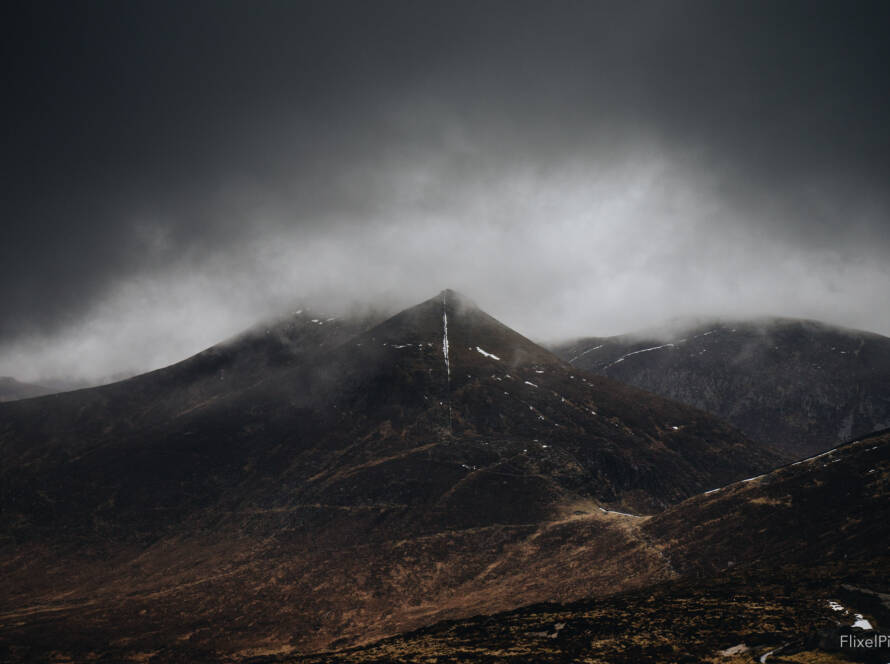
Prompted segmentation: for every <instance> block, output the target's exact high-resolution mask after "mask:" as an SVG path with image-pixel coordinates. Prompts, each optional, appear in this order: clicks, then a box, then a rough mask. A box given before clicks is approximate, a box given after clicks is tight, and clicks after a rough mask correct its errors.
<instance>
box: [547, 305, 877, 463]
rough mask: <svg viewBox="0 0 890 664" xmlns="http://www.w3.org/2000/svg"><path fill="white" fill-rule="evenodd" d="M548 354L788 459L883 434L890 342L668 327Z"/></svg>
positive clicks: (831, 331) (764, 322) (798, 329)
mask: <svg viewBox="0 0 890 664" xmlns="http://www.w3.org/2000/svg"><path fill="white" fill-rule="evenodd" d="M553 350H554V352H555V353H556V354H557V355H559V356H560V357H562V358H564V359H565V360H567V361H568V362H570V363H571V364H572V365H573V366H577V367H579V368H583V369H586V370H588V371H592V372H594V373H598V374H601V375H604V376H609V377H610V378H614V379H616V380H619V381H621V382H624V383H628V384H630V385H635V386H636V387H639V388H641V389H644V390H649V391H650V392H654V393H656V394H660V395H662V396H665V397H668V398H671V399H676V400H677V401H681V402H683V403H687V404H689V405H692V406H695V407H696V408H701V409H703V410H706V411H708V412H710V413H713V414H714V415H717V416H718V417H720V418H722V419H724V420H726V421H727V422H729V423H731V424H733V425H734V426H736V427H738V428H739V429H740V430H741V431H743V432H744V433H745V434H746V435H748V436H749V437H751V438H752V439H754V440H758V441H761V442H764V443H769V444H772V445H775V446H777V447H779V448H781V449H783V450H785V451H787V452H789V453H792V454H795V455H806V454H813V453H816V452H820V451H824V450H826V449H829V448H831V447H834V446H836V445H837V444H839V443H843V442H845V441H847V440H850V439H851V438H854V437H857V436H862V435H865V434H867V433H871V432H873V431H877V430H880V429H885V428H887V427H888V426H890V387H888V386H890V339H888V338H887V337H884V336H882V335H879V334H874V333H871V332H864V331H861V330H851V329H845V328H839V327H836V326H832V325H827V324H825V323H820V322H817V321H807V320H794V319H781V318H763V319H756V320H737V321H709V322H701V321H699V322H694V323H693V322H689V321H686V322H683V321H675V322H674V323H672V324H670V325H668V326H666V327H664V328H662V329H661V330H649V331H643V332H639V333H635V334H629V335H623V336H618V337H605V338H600V337H589V338H585V339H580V340H577V341H574V342H571V343H566V344H562V345H559V346H556V347H554V349H553Z"/></svg>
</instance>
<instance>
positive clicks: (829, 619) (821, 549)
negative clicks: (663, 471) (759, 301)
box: [283, 431, 890, 664]
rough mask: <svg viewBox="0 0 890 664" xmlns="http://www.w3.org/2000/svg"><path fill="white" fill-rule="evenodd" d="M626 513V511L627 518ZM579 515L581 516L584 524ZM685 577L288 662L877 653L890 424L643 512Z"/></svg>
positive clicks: (648, 530) (885, 566)
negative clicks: (861, 643) (862, 642)
mask: <svg viewBox="0 0 890 664" xmlns="http://www.w3.org/2000/svg"><path fill="white" fill-rule="evenodd" d="M616 518H620V517H616ZM577 523H580V521H579V522H577ZM626 527H627V528H628V529H630V531H631V532H635V533H636V537H635V541H637V542H639V543H640V546H641V547H644V548H646V547H648V548H651V549H653V550H656V551H659V552H661V555H663V556H664V559H665V560H666V561H667V562H668V564H669V565H670V567H671V569H672V571H673V573H674V578H673V579H672V580H670V581H668V582H665V583H659V584H655V585H652V586H648V587H646V588H644V589H641V590H633V591H629V592H623V593H618V594H616V595H614V596H612V597H605V598H599V599H588V600H584V601H581V602H576V603H572V604H554V603H549V604H539V605H533V606H528V607H523V608H521V609H518V610H515V611H511V612H509V613H501V614H497V615H484V616H476V617H474V618H469V619H465V620H459V621H449V622H443V623H440V624H437V625H434V626H430V627H426V628H424V629H421V630H418V631H416V632H412V633H408V634H404V635H401V636H397V637H394V638H390V639H386V640H383V641H381V642H379V643H376V644H372V645H369V646H366V647H362V648H355V649H351V650H347V651H342V652H338V653H325V654H324V655H323V656H320V657H311V656H310V657H305V658H293V659H288V658H285V659H284V660H283V661H286V662H304V663H306V664H308V663H309V662H313V663H319V664H320V663H321V662H324V663H325V664H335V663H337V662H343V663H345V662H351V663H353V664H357V663H362V662H367V663H370V662H382V661H385V662H424V661H430V660H431V659H432V658H435V661H436V662H439V663H440V664H449V663H457V662H466V661H535V662H552V663H554V664H555V663H561V662H576V661H577V662H580V661H603V662H611V663H615V664H642V663H648V662H658V663H664V664H669V663H674V662H723V661H725V662H751V661H761V662H766V661H777V662H778V661H781V662H792V661H793V662H847V661H857V662H874V663H878V662H880V663H884V662H886V661H888V658H890V645H888V644H890V639H888V640H887V641H884V642H883V643H884V646H883V647H880V646H878V647H876V646H875V645H874V643H876V642H877V640H876V639H875V641H873V643H872V645H871V646H868V647H859V648H856V647H851V646H850V644H851V643H852V641H847V642H846V645H845V642H844V641H842V640H841V637H842V636H845V637H846V638H847V639H850V638H851V637H856V638H860V639H861V638H869V637H870V638H873V639H874V637H878V636H880V635H883V638H885V639H886V638H887V637H888V636H890V556H888V555H887V550H888V544H890V431H885V432H882V433H880V434H877V435H873V436H870V437H867V438H865V439H862V440H859V441H856V442H854V443H851V444H848V445H844V446H842V447H840V448H838V449H837V450H832V451H830V452H827V453H825V454H822V455H819V456H817V457H815V458H812V459H808V460H805V461H802V462H797V463H794V464H791V465H789V466H785V467H783V468H780V469H778V470H776V471H774V472H771V473H768V474H765V475H763V476H760V477H756V478H751V479H749V480H745V481H742V482H737V483H734V484H732V485H730V486H727V487H723V488H719V489H717V490H714V491H709V492H707V493H705V494H702V495H700V496H695V497H693V498H690V499H688V500H686V501H684V502H682V503H680V504H679V505H677V506H675V507H672V508H671V509H669V510H667V511H665V512H663V513H662V514H659V515H656V516H653V517H651V518H650V519H636V520H634V519H630V520H628V523H627V524H626Z"/></svg>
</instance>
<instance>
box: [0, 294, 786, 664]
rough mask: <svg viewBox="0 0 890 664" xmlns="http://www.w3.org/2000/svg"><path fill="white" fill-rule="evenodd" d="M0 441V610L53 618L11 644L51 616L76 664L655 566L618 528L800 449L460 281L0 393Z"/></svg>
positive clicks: (364, 624)
mask: <svg viewBox="0 0 890 664" xmlns="http://www.w3.org/2000/svg"><path fill="white" fill-rule="evenodd" d="M0 452H2V470H0V487H2V494H0V499H2V506H3V512H2V514H3V522H2V537H3V541H2V545H0V553H2V555H3V560H4V565H5V567H4V569H5V570H6V571H5V572H4V575H3V579H2V584H3V587H4V589H5V593H4V594H5V596H6V600H5V604H4V605H3V609H2V612H4V613H3V615H6V616H16V615H19V613H17V612H18V611H20V610H21V607H23V606H34V607H39V606H44V605H46V606H50V607H51V608H50V609H48V610H49V611H50V614H47V613H46V610H44V609H41V608H35V612H34V614H33V615H34V616H35V619H36V620H37V622H31V619H30V618H25V620H24V622H13V623H5V624H6V628H4V630H0V643H3V644H5V647H6V648H7V653H8V654H9V656H10V657H13V656H14V657H18V656H24V654H27V653H32V654H33V653H36V652H38V650H33V649H34V648H36V647H37V646H36V643H35V642H33V641H32V640H31V637H28V636H26V635H27V634H30V633H31V632H30V630H31V629H32V628H36V627H34V626H36V625H38V624H39V625H42V626H41V627H40V629H41V630H44V629H47V627H46V624H45V622H44V620H45V619H46V618H47V617H48V616H49V615H51V616H52V618H51V623H52V625H53V627H52V630H53V631H52V633H53V635H54V636H53V639H54V643H55V644H56V646H55V647H57V648H61V649H62V650H63V651H65V652H70V653H71V656H73V657H75V658H76V657H79V656H80V655H78V654H77V653H79V652H80V651H79V650H78V648H80V646H78V645H77V644H78V642H79V641H78V639H85V641H84V642H92V643H95V642H104V640H105V639H111V640H115V639H118V638H121V637H123V636H124V635H128V636H127V639H130V641H128V643H131V644H132V645H129V646H126V648H124V649H123V650H120V649H118V648H117V647H114V648H111V650H110V651H109V652H111V653H118V654H119V655H123V654H125V653H130V652H136V651H137V650H139V649H143V648H150V647H154V646H152V644H159V645H160V646H162V647H163V648H164V649H166V650H165V652H166V651H169V654H168V655H164V656H163V657H161V661H164V658H165V657H168V656H169V657H172V656H173V654H174V653H181V652H190V653H192V655H193V656H201V657H205V656H206V657H211V658H215V657H224V656H236V655H237V656H239V657H243V656H246V653H248V651H249V649H250V648H255V647H256V645H255V644H256V643H257V642H258V641H262V642H265V643H268V644H274V647H277V648H284V649H285V651H287V650H292V649H296V650H301V651H305V650H312V649H318V648H322V647H326V646H330V645H331V644H333V643H335V642H336V643H340V644H344V643H355V642H358V641H360V640H363V639H367V638H369V635H372V634H377V635H379V636H383V635H385V634H391V633H395V632H397V631H400V630H403V629H406V628H410V627H413V626H419V625H422V624H428V623H429V622H431V621H434V620H435V619H437V618H442V617H447V616H466V615H470V614H472V613H474V612H478V611H479V610H483V609H484V610H493V609H498V608H509V607H514V606H518V605H521V604H523V603H528V602H532V601H540V600H543V599H548V598H549V599H552V598H555V597H560V598H564V599H570V598H577V597H583V596H587V595H589V594H591V593H594V594H600V593H604V592H614V591H615V590H616V589H618V588H624V587H636V586H639V585H641V584H644V583H647V582H651V581H653V580H656V579H661V578H666V576H670V572H669V570H668V568H665V566H664V564H663V563H661V562H659V558H658V555H657V553H656V552H655V551H654V550H649V549H645V548H644V549H639V548H637V546H636V545H635V544H634V541H633V539H632V538H629V536H628V535H627V533H625V531H624V530H623V526H622V525H621V523H622V520H627V519H630V520H633V519H636V518H641V517H640V516H638V515H640V514H647V513H653V512H659V511H662V510H664V509H665V508H666V507H667V506H669V505H671V504H675V503H677V502H680V501H682V500H684V499H686V498H688V497H690V496H692V495H695V494H697V493H702V492H703V491H705V490H707V489H710V488H712V487H714V486H722V485H725V484H727V483H731V482H733V481H737V480H741V479H744V478H746V477H751V476H754V475H757V474H759V473H763V472H765V471H767V470H769V469H770V468H772V467H775V466H776V465H779V464H781V463H783V462H784V461H786V457H783V456H782V455H780V454H779V453H777V452H773V451H771V450H769V449H767V448H765V447H764V446H762V445H758V444H755V443H752V442H751V441H748V440H747V439H745V438H744V437H743V436H742V435H741V434H740V433H739V432H737V431H736V430H734V429H732V428H731V427H729V426H727V425H725V424H723V423H722V422H720V421H719V420H716V419H715V418H712V417H711V416H709V415H707V414H705V413H703V412H702V411H698V410H694V409H691V408H688V407H685V406H682V405H680V404H678V403H675V402H671V401H667V400H664V399H661V398H660V397H656V396H654V395H652V394H649V393H646V392H642V391H639V390H636V389H634V388H631V387H628V386H625V385H622V384H620V383H617V382H614V381H612V380H610V379H607V378H602V377H597V376H593V375H591V374H587V373H585V372H579V371H577V370H575V369H573V368H572V367H571V366H570V365H568V364H567V363H565V362H563V361H561V360H559V359H558V358H557V357H555V356H554V355H552V354H551V353H549V352H548V351H546V350H545V349H543V348H541V347H540V346H537V345H535V344H534V343H532V342H531V341H529V340H528V339H526V338H524V337H522V336H521V335H519V334H517V333H516V332H514V331H513V330H511V329H509V328H508V327H506V326H504V325H503V324H501V323H499V322H498V321H497V320H495V319H494V318H492V317H490V316H489V315H487V314H486V313H484V312H483V311H481V310H480V309H478V308H477V307H476V306H475V305H474V304H473V303H472V302H470V301H469V300H467V299H466V298H464V297H462V296H460V295H458V294H456V293H454V292H453V291H444V292H443V293H441V294H439V295H438V296H436V297H434V298H432V299H430V300H427V301H425V302H423V303H421V304H419V305H416V306H415V307H412V308H409V309H407V310H405V311H403V312H401V313H399V314H397V315H396V316H394V317H391V318H388V319H386V320H384V321H382V322H379V323H378V322H377V319H375V318H373V317H372V318H370V319H360V320H350V319H345V320H341V319H339V318H336V317H329V318H326V319H323V318H320V317H319V316H317V315H315V314H313V313H312V312H311V311H298V312H294V313H292V314H290V315H289V316H287V317H285V318H283V319H280V320H279V321H278V322H277V323H275V324H269V325H261V326H257V327H255V328H253V329H252V330H250V331H248V332H247V333H245V334H243V335H240V336H238V337H236V338H234V339H232V340H230V341H228V342H226V343H223V344H220V345H218V346H215V347H212V348H210V349H207V350H206V351H204V352H202V353H200V354H198V355H196V356H194V357H192V358H189V359H187V360H185V361H183V362H180V363H178V364H176V365H173V366H171V367H167V368H165V369H161V370H158V371H154V372H151V373H149V374H144V375H141V376H136V377H134V378H131V379H128V380H125V381H122V382H119V383H115V384H111V385H107V386H103V387H98V388H91V389H86V390H79V391H76V392H69V393H63V394H55V395H51V396H46V397H41V398H35V399H27V400H23V401H17V402H12V403H7V404H3V405H2V406H0ZM625 513H631V515H630V516H628V515H627V514H625ZM634 515H637V516H634ZM576 519H580V521H577V523H576V522H575V520H576ZM566 520H568V521H566ZM579 529H580V530H579ZM579 538H580V539H579ZM591 538H592V539H591ZM588 539H589V541H590V543H591V546H589V547H588V546H587V545H583V546H581V548H579V549H577V550H576V549H575V548H573V547H574V546H575V545H573V544H572V542H575V543H580V542H581V541H583V540H588ZM524 540H528V541H529V542H531V541H533V540H539V541H538V543H537V544H536V545H535V546H534V547H533V548H532V549H529V550H525V549H524V548H523V547H524V545H522V544H521V542H522V541H524ZM594 543H595V544H594ZM517 547H518V548H517ZM516 556H519V558H518V559H517V558H516ZM174 561H175V562H174ZM101 567H104V569H105V571H104V572H102V573H101V575H100V576H101V579H103V580H102V581H100V582H98V583H99V585H97V577H96V574H97V573H98V570H99V568H101ZM431 568H433V569H436V570H438V571H437V572H436V574H435V575H433V576H429V575H428V574H427V571H428V570H429V569H431ZM581 569H586V570H588V571H586V572H581V573H580V574H579V570H581ZM273 570H277V571H273ZM60 574H61V576H60ZM215 579H218V581H217V580H215ZM533 579H534V581H532V580H533ZM62 588H65V590H64V591H62V590H61V589H62ZM60 591H61V592H64V596H65V599H64V600H63V601H62V602H61V603H60V602H57V601H56V600H53V599H52V597H54V596H55V594H56V593H58V592H60ZM245 593H246V594H248V595H250V596H251V597H253V598H254V599H253V600H251V607H252V608H251V609H250V615H252V616H255V618H256V619H259V620H260V621H261V622H262V625H263V626H262V627H258V626H257V624H256V623H255V621H251V622H250V623H245V622H244V620H245V614H244V605H243V603H242V598H243V597H244V596H245ZM226 597H230V598H231V601H230V600H227V599H226ZM160 598H163V599H160ZM289 598H290V599H289ZM159 601H160V603H159ZM169 602H173V603H174V604H176V605H178V606H180V607H188V608H187V613H188V615H189V616H191V617H189V618H186V619H185V622H183V618H182V614H181V613H180V612H179V611H177V612H176V614H175V615H176V616H178V617H176V618H175V619H172V618H171V617H170V614H168V613H167V612H168V611H169V607H170V606H172V605H171V604H169ZM47 603H48V604H47ZM85 605H89V606H91V607H93V608H90V609H88V610H86V611H84V610H82V608H83V606H85ZM211 607H212V608H211ZM332 615H333V616H337V617H336V618H332V617H331V616H332ZM145 616H148V617H145ZM323 616H327V617H325V618H324V619H322V617H323ZM138 625H142V627H139V626H138ZM22 630H24V631H22ZM195 630H198V631H195ZM189 632H190V633H193V634H195V635H196V636H195V638H194V639H192V638H191V637H188V638H187V639H186V640H187V641H189V643H188V644H187V645H186V646H183V648H184V650H183V649H181V648H180V647H179V646H176V645H175V642H176V639H178V638H179V635H181V634H182V633H189ZM76 634H79V635H81V636H80V637H77V638H74V635H76ZM138 634H142V636H138ZM72 638H74V640H72ZM22 639H24V641H22ZM21 643H29V644H30V645H28V646H27V647H26V648H25V649H24V650H23V649H22V647H20V646H19V645H16V644H21ZM62 644H65V645H64V647H62ZM270 647H272V646H271V645H270ZM201 653H203V654H201ZM116 656H117V655H116ZM177 656H178V655H177Z"/></svg>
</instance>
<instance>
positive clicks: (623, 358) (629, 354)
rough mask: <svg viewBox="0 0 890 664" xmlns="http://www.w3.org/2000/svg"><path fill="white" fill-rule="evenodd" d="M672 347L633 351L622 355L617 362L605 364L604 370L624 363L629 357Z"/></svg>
mask: <svg viewBox="0 0 890 664" xmlns="http://www.w3.org/2000/svg"><path fill="white" fill-rule="evenodd" d="M673 346H674V344H663V345H661V346H653V347H652V348H643V349H642V350H635V351H634V352H633V353H628V354H627V355H622V356H621V357H619V358H618V359H617V360H615V361H614V362H612V364H607V365H606V366H605V368H606V369H608V368H609V367H611V366H613V365H615V364H618V363H619V362H624V360H626V359H627V358H628V357H630V356H631V355H639V354H640V353H648V352H649V351H653V350H659V349H660V348H669V347H671V348H672V347H673Z"/></svg>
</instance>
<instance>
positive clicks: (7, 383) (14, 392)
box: [0, 376, 53, 401]
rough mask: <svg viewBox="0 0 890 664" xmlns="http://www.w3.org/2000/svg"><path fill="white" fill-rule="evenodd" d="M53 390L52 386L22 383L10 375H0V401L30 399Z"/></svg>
mask: <svg viewBox="0 0 890 664" xmlns="http://www.w3.org/2000/svg"><path fill="white" fill-rule="evenodd" d="M51 392H53V389H52V388H48V387H44V386H43V385H35V384H33V383H22V382H20V381H17V380H16V379H15V378H12V377H10V376H0V401H16V400H18V399H30V398H31V397H39V396H42V395H44V394H50V393H51Z"/></svg>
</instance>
